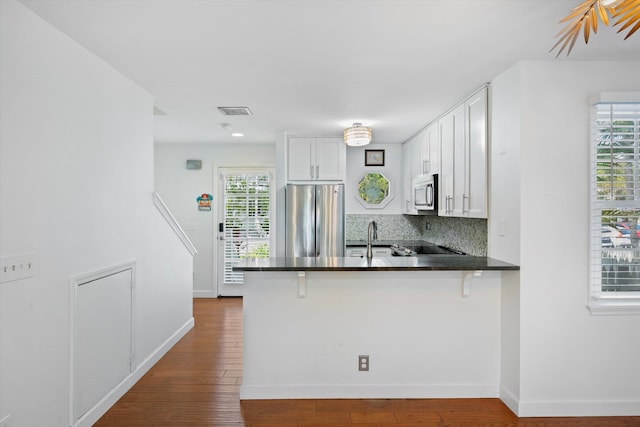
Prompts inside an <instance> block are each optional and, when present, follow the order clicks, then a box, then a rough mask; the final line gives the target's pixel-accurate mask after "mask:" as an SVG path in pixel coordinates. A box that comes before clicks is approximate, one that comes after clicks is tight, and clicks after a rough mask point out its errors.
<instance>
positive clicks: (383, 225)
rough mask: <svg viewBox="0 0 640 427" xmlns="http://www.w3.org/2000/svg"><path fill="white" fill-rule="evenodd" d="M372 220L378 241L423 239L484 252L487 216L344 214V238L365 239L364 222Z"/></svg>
mask: <svg viewBox="0 0 640 427" xmlns="http://www.w3.org/2000/svg"><path fill="white" fill-rule="evenodd" d="M371 220H373V221H376V223H377V224H378V239H379V240H425V241H428V242H432V243H435V244H437V245H444V246H447V247H450V248H453V249H457V250H460V251H463V252H466V253H468V254H469V255H475V256H486V255H487V220H486V219H475V218H450V217H439V216H421V215H418V216H413V215H384V214H378V215H375V214H374V215H370V214H347V216H346V230H345V231H346V238H347V240H366V239H367V225H368V224H369V221H371ZM427 224H428V227H429V229H428V230H427Z"/></svg>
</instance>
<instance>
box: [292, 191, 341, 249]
mask: <svg viewBox="0 0 640 427" xmlns="http://www.w3.org/2000/svg"><path fill="white" fill-rule="evenodd" d="M285 192H286V212H285V215H286V217H285V221H286V230H285V252H286V256H287V257H334V256H344V250H345V249H344V247H345V234H344V222H345V217H344V185H343V184H317V185H314V184H309V185H307V184H288V185H287V187H286V190H285Z"/></svg>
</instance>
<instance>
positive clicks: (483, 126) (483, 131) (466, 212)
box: [462, 88, 488, 218]
mask: <svg viewBox="0 0 640 427" xmlns="http://www.w3.org/2000/svg"><path fill="white" fill-rule="evenodd" d="M464 107H465V120H466V122H465V124H466V129H465V130H466V138H465V145H466V147H465V149H466V150H465V152H466V157H465V173H466V176H465V189H464V193H463V205H462V214H463V216H468V217H470V218H487V108H488V105H487V88H483V89H482V90H481V91H480V92H478V93H476V94H475V95H474V96H472V97H471V98H469V99H468V100H467V101H466V102H465V103H464Z"/></svg>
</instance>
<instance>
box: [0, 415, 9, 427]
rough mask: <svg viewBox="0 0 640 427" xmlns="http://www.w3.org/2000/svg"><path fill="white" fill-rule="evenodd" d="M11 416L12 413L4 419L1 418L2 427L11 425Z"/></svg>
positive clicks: (0, 425) (0, 426)
mask: <svg viewBox="0 0 640 427" xmlns="http://www.w3.org/2000/svg"><path fill="white" fill-rule="evenodd" d="M9 418H11V415H7V416H6V417H4V418H3V419H1V420H0V427H9Z"/></svg>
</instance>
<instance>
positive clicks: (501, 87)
mask: <svg viewBox="0 0 640 427" xmlns="http://www.w3.org/2000/svg"><path fill="white" fill-rule="evenodd" d="M638 75H640V62H639V61H626V62H566V61H550V62H523V63H521V64H519V65H516V66H515V67H514V68H512V69H510V70H508V71H507V72H505V73H504V74H502V75H501V76H499V77H498V78H496V79H495V80H494V82H493V91H494V95H498V96H495V97H494V99H493V112H494V120H493V141H492V143H493V149H494V150H496V151H497V152H494V153H493V154H492V157H491V158H492V159H494V160H495V159H496V158H498V157H499V156H500V155H501V152H502V151H501V148H500V147H508V148H507V154H506V156H509V155H514V157H513V159H514V161H516V159H517V157H518V156H517V155H515V153H517V151H518V150H519V151H520V157H521V158H522V160H523V161H522V162H521V167H520V171H519V173H518V174H519V181H520V186H519V189H517V188H515V187H514V186H509V187H504V186H503V187H500V186H499V185H498V182H500V180H505V179H517V177H516V176H514V175H513V174H514V173H515V172H513V171H511V172H510V171H509V168H508V167H507V166H506V165H503V167H499V168H494V173H493V174H492V188H491V194H492V196H491V198H492V204H491V206H492V207H494V208H495V209H496V210H495V212H494V211H492V212H491V215H492V217H491V218H492V219H491V221H490V230H491V232H490V236H489V248H490V252H489V254H490V255H491V256H497V255H498V254H500V255H501V257H503V258H505V259H509V258H508V253H509V250H511V251H513V253H518V252H519V253H520V265H521V270H520V290H519V293H517V292H514V293H513V294H512V295H511V298H512V299H511V301H508V302H510V303H512V304H519V307H520V313H519V314H520V319H519V335H520V347H519V355H520V361H519V366H520V378H519V382H520V384H519V399H520V400H519V402H518V406H517V408H516V410H517V412H518V413H519V415H521V416H536V415H614V414H620V415H622V414H635V415H638V414H640V371H639V370H638V369H637V367H636V365H637V361H638V360H639V359H640V341H638V340H637V339H635V338H633V337H636V336H637V331H638V330H639V329H640V317H638V316H628V315H625V316H623V315H620V316H592V315H590V313H589V311H588V310H587V308H586V304H587V300H588V280H589V274H588V273H589V253H588V242H589V235H588V233H589V227H588V215H589V184H588V183H589V157H588V153H589V131H590V130H589V129H590V128H589V104H588V99H589V97H590V96H592V95H594V94H596V93H598V92H601V91H637V90H638ZM509 93H511V96H509ZM513 105H519V106H520V109H519V112H520V113H519V119H518V117H514V116H513V114H505V113H504V112H505V110H507V109H509V108H512V107H511V106H513ZM518 120H519V126H518V123H517V121H518ZM518 127H519V132H518ZM518 145H519V148H518ZM510 153H511V154H510ZM509 204H519V209H516V208H509ZM517 215H519V217H520V218H519V219H518V218H517ZM502 218H505V219H506V220H507V221H508V222H507V230H509V224H512V223H515V224H517V223H518V222H519V223H520V224H521V227H520V228H521V229H520V243H519V247H518V243H517V242H516V240H515V239H512V238H511V237H510V235H509V234H508V235H507V236H506V237H505V238H500V237H498V236H497V235H496V232H495V230H496V224H495V223H493V221H495V220H500V219H502ZM505 303H507V301H504V300H503V304H505ZM503 356H504V354H503ZM511 356H512V357H517V355H516V354H515V352H512V353H511ZM515 363H516V365H517V364H518V362H515ZM514 384H516V383H514ZM516 386H517V384H516ZM516 394H517V393H516Z"/></svg>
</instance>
